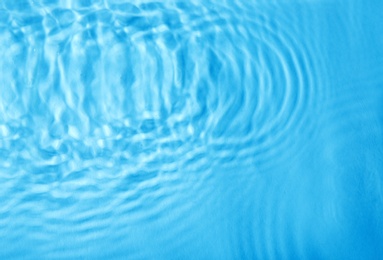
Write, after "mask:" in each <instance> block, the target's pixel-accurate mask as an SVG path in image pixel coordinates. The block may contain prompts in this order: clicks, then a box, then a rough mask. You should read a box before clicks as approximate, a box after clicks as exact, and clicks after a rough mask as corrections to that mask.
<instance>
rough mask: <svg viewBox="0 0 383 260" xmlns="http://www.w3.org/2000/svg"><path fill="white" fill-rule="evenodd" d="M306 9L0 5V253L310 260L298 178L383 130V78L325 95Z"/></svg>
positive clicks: (326, 73) (114, 0)
mask: <svg viewBox="0 0 383 260" xmlns="http://www.w3.org/2000/svg"><path fill="white" fill-rule="evenodd" d="M302 2H304V1H296V3H294V4H293V3H292V4H288V3H284V1H281V3H276V2H275V1H273V2H272V3H265V2H262V1H233V2H230V3H229V2H228V1H222V2H219V3H218V2H215V1H206V2H203V3H202V2H197V1H190V2H181V1H165V2H153V1H132V2H130V3H127V2H125V1H120V0H109V1H108V0H98V1H85V0H82V1H60V0H30V1H27V0H23V1H11V0H6V1H2V2H1V3H0V55H1V57H2V59H1V61H0V71H1V74H0V84H1V92H0V156H1V160H0V182H1V183H2V184H3V189H2V191H0V198H1V200H2V201H4V202H3V203H2V204H1V205H0V229H1V230H2V231H0V240H3V242H0V247H1V245H4V246H5V247H4V248H7V249H6V250H5V251H4V252H0V256H4V257H6V258H10V257H16V258H17V257H19V258H20V257H24V256H27V255H30V256H31V258H34V257H35V256H44V257H46V258H78V257H86V256H94V257H96V258H107V257H108V258H109V257H114V258H115V257H117V258H120V257H121V256H124V255H125V256H129V258H133V259H142V258H145V259H147V258H169V256H172V257H174V258H184V257H185V256H186V255H192V254H193V255H196V256H199V257H197V258H207V257H208V258H213V259H222V258H234V259H238V258H240V259H247V258H249V259H254V258H260V259H263V258H266V259H269V258H294V257H297V256H300V257H306V258H307V257H314V256H317V255H314V254H315V252H308V251H310V250H307V247H310V245H309V244H304V242H302V241H303V240H304V238H307V236H309V235H310V234H305V235H303V234H304V231H302V230H303V228H302V227H301V226H299V225H298V224H297V221H298V220H301V221H302V222H304V221H306V222H308V221H307V220H306V218H305V217H307V216H311V215H310V214H309V213H307V215H304V214H303V216H302V215H300V218H301V219H299V217H298V218H295V215H294V213H296V212H299V210H300V209H301V208H297V207H295V206H294V205H292V201H298V202H299V203H300V205H306V204H307V203H308V201H306V200H305V199H304V198H301V197H300V196H299V192H301V194H304V195H307V194H309V193H310V192H309V190H310V187H311V186H310V183H311V184H312V182H313V181H312V179H309V177H307V175H305V174H304V173H302V174H300V175H299V176H298V175H293V174H292V172H293V171H297V172H302V170H301V171H299V170H298V169H300V168H299V163H300V161H302V160H311V159H312V158H311V157H310V156H309V155H307V154H309V153H311V152H312V151H314V152H317V153H318V158H322V157H323V158H327V157H326V156H329V155H328V154H335V153H336V152H335V151H337V150H336V148H331V147H330V148H324V149H327V150H328V154H327V155H324V152H321V150H320V147H322V146H321V145H320V144H319V143H320V140H322V139H325V138H326V137H328V136H341V134H339V132H342V131H344V127H345V126H348V125H350V124H351V123H349V122H348V121H342V119H341V116H342V115H343V114H348V115H349V116H350V117H351V115H352V117H353V118H354V119H355V118H357V117H358V116H359V119H360V118H361V119H360V120H359V121H358V122H365V123H366V124H367V123H369V122H371V121H372V120H377V121H379V119H377V118H378V115H377V112H376V107H377V106H378V103H379V101H381V99H378V98H377V99H376V103H374V104H371V103H369V101H370V96H371V95H373V93H376V92H378V91H379V89H378V88H377V87H376V86H377V85H378V84H376V81H374V80H371V81H369V80H370V79H372V78H378V80H379V76H378V75H379V72H380V71H381V69H382V67H381V66H380V67H379V62H376V63H374V64H373V65H374V66H373V65H371V67H374V69H371V70H370V71H371V72H370V74H367V75H359V76H355V82H357V80H360V82H368V83H366V84H365V85H366V86H367V85H368V86H370V88H369V91H370V92H364V91H361V89H360V88H358V87H355V89H353V91H356V92H354V93H351V92H350V93H344V92H343V91H340V92H339V93H337V92H336V88H330V87H329V85H330V83H329V81H330V80H331V79H332V78H331V77H330V76H332V77H335V76H334V75H333V74H332V73H334V72H333V71H330V69H329V68H328V67H327V66H329V65H328V63H327V64H326V63H325V57H324V56H323V57H321V54H323V55H324V54H326V50H325V48H324V47H323V46H322V45H321V43H320V42H319V41H318V35H320V33H321V32H320V31H317V32H313V28H316V27H315V26H314V25H312V22H313V23H314V22H316V21H322V20H321V19H322V18H318V15H317V14H316V13H315V12H314V11H313V9H312V6H311V5H309V4H308V3H305V4H303V3H302ZM314 2H315V1H314ZM313 5H315V3H313ZM318 5H319V4H318ZM320 6H322V5H320ZM366 55H367V54H366ZM366 60H368V57H367V58H366ZM380 79H381V77H380ZM339 82H341V81H340V80H339ZM341 83H345V82H341ZM346 83H349V84H351V83H350V81H348V82H347V81H346ZM378 83H381V82H378ZM355 84H356V83H355ZM361 84H362V83H360V85H361ZM354 86H355V85H354ZM358 91H359V92H358ZM355 93H358V94H359V95H360V97H361V102H360V103H359V106H358V105H355V104H354V105H353V106H351V105H350V104H351V103H353V102H352V100H355ZM337 95H341V96H342V97H341V98H336V96H337ZM326 109H328V110H331V111H333V112H331V113H330V112H329V113H327V114H323V113H322V112H323V111H328V110H326ZM366 110H367V111H370V113H369V116H370V117H369V116H366V117H363V116H362V115H361V112H360V111H366ZM372 114H373V116H371V115H372ZM337 120H339V121H340V123H339V124H335V125H332V124H334V123H333V122H334V121H337ZM323 122H327V125H328V126H329V127H328V128H327V130H326V131H324V130H323V129H322V128H321V123H323ZM351 125H353V124H351ZM377 125H378V124H377ZM358 126H359V125H356V126H355V127H358ZM380 130H381V129H380V128H378V127H376V128H375V130H374V131H375V132H374V133H375V134H376V135H378V133H380V132H379V131H380ZM352 133H353V132H351V131H350V132H348V135H347V134H346V135H344V136H343V137H342V138H343V139H342V138H339V140H340V141H339V142H340V143H344V142H346V141H347V140H349V139H351V138H352V137H351V136H352ZM368 133H370V132H368ZM366 135H367V132H366ZM313 140H316V141H313ZM318 140H319V141H318ZM371 142H373V141H371ZM313 143H315V144H316V145H314V146H315V148H313ZM372 153H373V152H371V154H372ZM321 156H322V157H321ZM336 156H339V155H334V157H336ZM302 158H303V159H302ZM309 158H310V159H309ZM302 167H307V168H308V169H311V168H310V167H309V166H307V165H305V166H302ZM378 170H379V169H378V168H377V169H375V168H374V169H372V171H375V175H373V174H371V176H372V177H371V178H372V179H374V178H376V176H377V174H376V172H377V171H378ZM312 171H313V172H314V173H318V170H317V169H312ZM280 172H283V174H280ZM318 175H319V176H321V175H320V174H319V173H318ZM324 176H325V177H323V179H320V177H312V178H314V179H315V178H318V182H317V183H318V185H320V184H321V183H327V182H328V183H331V178H330V177H326V176H327V175H324ZM373 176H375V177H373ZM301 179H303V180H307V183H309V184H307V186H305V185H304V184H299V183H300V180H301ZM334 182H335V181H334ZM374 187H375V186H374ZM311 188H312V187H311ZM295 189H296V190H295ZM328 189H329V190H331V188H328ZM376 189H378V188H376ZM313 190H314V191H315V189H314V188H313ZM334 190H335V189H334ZM313 194H314V195H313V196H317V197H315V198H316V199H317V201H319V202H321V199H322V197H321V196H320V195H317V194H316V193H315V192H313ZM336 194H338V193H336ZM339 194H340V193H339ZM334 196H335V195H334ZM339 196H341V195H339ZM334 201H335V199H334ZM334 203H335V202H334ZM302 207H303V208H304V207H305V206H302ZM307 207H308V208H309V209H313V211H315V210H317V211H320V210H318V209H317V208H315V206H311V207H310V206H307ZM328 207H329V208H330V206H328ZM331 207H333V208H336V207H335V206H331ZM328 211H329V212H330V213H331V212H332V213H331V214H334V215H333V216H334V217H333V218H332V217H328V218H326V220H327V221H329V223H330V222H331V220H334V219H335V220H336V221H339V220H338V219H341V218H340V217H339V216H338V215H336V214H338V213H334V212H335V210H332V209H328ZM339 211H340V210H339ZM236 212H238V213H236ZM321 213H322V212H321ZM330 213H329V214H330ZM339 214H340V213H339ZM326 216H327V215H326ZM335 220H334V221H335ZM306 222H305V224H307V223H306ZM331 223H333V222H331ZM307 225H308V224H307ZM329 225H330V224H329ZM306 228H307V227H306ZM318 236H319V235H318ZM4 237H5V238H4ZM3 238H4V239H3ZM311 239H312V238H310V239H306V240H310V241H311ZM4 241H5V242H4ZM307 243H308V242H307ZM28 245H30V246H28ZM32 245H33V246H32ZM305 246H307V247H306V248H305ZM219 247H220V248H227V249H225V250H219V249H218V248H219ZM148 248H150V250H147V249H148ZM202 248H205V249H204V250H205V251H203V250H202ZM21 249H22V250H21ZM175 249H177V250H175ZM314 251H315V250H314ZM195 252H199V253H197V254H195ZM318 256H319V255H318Z"/></svg>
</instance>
